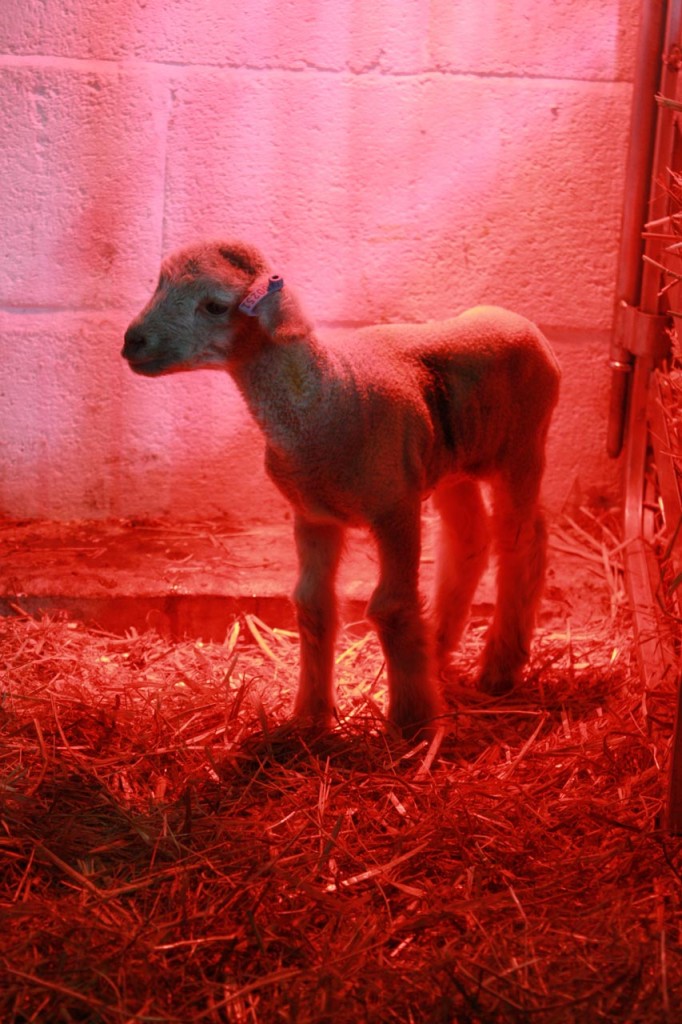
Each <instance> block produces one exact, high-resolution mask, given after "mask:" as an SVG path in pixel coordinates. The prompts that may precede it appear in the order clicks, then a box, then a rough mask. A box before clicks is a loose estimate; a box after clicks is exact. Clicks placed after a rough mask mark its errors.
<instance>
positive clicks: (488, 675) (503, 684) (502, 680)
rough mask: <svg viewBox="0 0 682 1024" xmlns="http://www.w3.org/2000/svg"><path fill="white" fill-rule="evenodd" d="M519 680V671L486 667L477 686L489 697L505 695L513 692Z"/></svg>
mask: <svg viewBox="0 0 682 1024" xmlns="http://www.w3.org/2000/svg"><path fill="white" fill-rule="evenodd" d="M518 681H519V677H518V674H517V673H514V672H501V671H491V670H489V669H485V670H484V671H483V672H481V674H480V676H479V678H478V683H477V688H478V689H479V690H480V691H481V693H487V694H488V696H489V697H504V696H506V695H507V694H508V693H511V692H512V690H513V689H514V688H515V686H516V684H517V683H518Z"/></svg>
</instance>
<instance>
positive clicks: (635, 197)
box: [606, 0, 666, 458]
mask: <svg viewBox="0 0 682 1024" xmlns="http://www.w3.org/2000/svg"><path fill="white" fill-rule="evenodd" d="M665 10H666V4H665V0H642V5H641V16H640V28H639V36H638V42H637V55H636V63H635V78H634V82H633V103H632V117H631V122H630V142H629V147H628V155H627V163H626V171H625V183H626V184H625V199H624V204H623V218H622V224H621V238H620V249H619V256H618V269H617V277H616V307H617V309H618V308H619V307H620V304H621V303H623V302H625V303H626V304H627V305H629V306H636V305H638V304H639V293H640V285H641V276H642V265H641V259H640V257H641V253H642V234H641V233H642V225H643V224H644V222H645V220H647V219H648V217H647V202H648V199H649V190H650V184H651V167H652V161H653V152H654V145H653V144H654V130H655V126H656V116H657V108H656V102H655V99H654V96H655V93H656V90H657V88H658V84H659V76H660V59H661V50H662V47H663V30H664V26H665ZM610 361H611V370H612V373H611V396H610V406H609V418H608V427H607V441H606V447H607V451H608V453H609V455H610V456H611V457H612V458H617V457H618V455H620V453H621V450H622V447H623V434H624V426H625V419H626V406H627V397H628V390H629V379H630V368H631V362H632V356H631V354H630V352H629V351H628V349H627V347H626V345H625V343H624V339H623V337H622V334H621V323H620V318H619V317H618V316H616V317H615V318H614V331H613V336H612V341H611V357H610Z"/></svg>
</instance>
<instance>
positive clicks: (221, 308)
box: [204, 299, 230, 316]
mask: <svg viewBox="0 0 682 1024" xmlns="http://www.w3.org/2000/svg"><path fill="white" fill-rule="evenodd" d="M229 308H230V307H229V306H228V305H226V304H225V303H224V302H212V301H211V300H210V299H209V300H208V301H207V302H205V303H204V310H205V311H206V312H207V313H208V314H209V316H223V314H224V313H227V311H228V309H229Z"/></svg>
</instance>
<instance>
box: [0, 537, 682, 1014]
mask: <svg viewBox="0 0 682 1024" xmlns="http://www.w3.org/2000/svg"><path fill="white" fill-rule="evenodd" d="M588 525H589V524H588ZM581 533H585V536H582V535H581ZM587 535H590V537H591V540H589V541H588V540H586V536H587ZM604 537H605V535H604V534H602V535H601V536H599V537H597V539H596V541H595V539H594V531H593V530H589V529H588V530H585V528H584V527H582V528H581V527H579V526H578V525H577V524H576V527H575V529H572V528H569V527H567V528H566V529H565V530H564V531H563V533H561V534H560V535H559V537H558V540H557V539H556V536H555V557H568V555H567V552H568V551H571V550H572V551H573V556H574V557H576V553H577V557H580V552H581V551H582V552H583V553H584V555H585V557H586V558H587V559H592V561H593V563H594V564H595V566H596V565H597V560H598V559H601V561H602V564H603V566H604V569H603V572H602V582H603V584H604V591H605V594H606V604H607V606H608V607H609V608H610V610H608V611H607V612H606V613H605V614H598V615H595V617H594V621H592V622H590V623H588V624H587V625H584V626H581V627H580V628H577V627H576V628H572V627H571V622H570V619H568V618H567V617H564V619H563V621H561V622H558V621H546V622H545V623H544V625H543V627H542V628H541V630H540V632H539V635H538V638H537V642H536V644H535V651H534V655H533V660H532V665H531V671H530V674H529V677H528V679H527V681H526V682H525V683H524V685H523V686H522V687H521V688H520V689H519V691H518V692H516V693H515V694H514V695H513V696H512V697H511V698H507V699H505V700H504V701H498V702H495V701H490V700H483V699H482V698H481V697H480V696H478V695H477V694H476V692H475V691H474V690H473V689H472V686H471V679H472V677H473V672H474V666H475V662H476V659H477V657H478V655H479V653H480V650H481V646H482V632H483V628H484V627H483V624H482V623H479V622H476V621H474V623H473V624H472V626H471V628H470V629H469V631H468V633H467V636H466V639H465V644H464V649H463V650H462V652H461V653H460V654H459V656H458V658H457V662H456V672H453V678H452V679H451V680H450V685H449V715H448V717H447V719H446V721H445V722H444V726H446V727H447V728H446V729H445V731H444V732H443V733H439V735H438V736H437V737H436V740H435V741H434V742H433V744H431V746H430V747H429V746H427V745H422V746H418V747H416V748H412V747H409V746H405V745H404V744H402V743H401V742H399V741H398V740H397V739H396V738H394V737H391V736H390V735H388V734H387V733H386V729H385V723H384V721H383V717H382V709H383V707H384V699H385V690H384V686H385V683H384V676H383V672H382V661H381V655H380V652H379V649H378V646H377V643H376V640H375V638H374V636H373V634H371V633H365V632H364V631H362V630H352V629H351V630H348V631H347V632H346V633H345V634H344V637H343V640H342V643H341V645H340V646H339V659H338V676H339V683H340V686H339V689H340V703H341V722H340V725H339V728H338V730H337V731H336V732H335V733H334V734H333V735H332V736H330V737H328V738H326V739H324V740H321V739H317V740H315V739H314V738H312V737H308V738H306V737H305V736H300V735H297V734H295V733H293V732H291V731H290V730H288V729H287V727H286V725H285V724H284V723H285V721H286V715H287V712H288V710H289V708H290V705H291V698H292V692H293V688H294V685H295V678H296V666H297V646H296V638H295V637H294V636H293V635H292V634H289V633H286V632H284V631H282V630H276V629H271V628H269V627H268V626H267V625H266V624H265V623H262V622H259V621H258V620H256V619H254V618H253V617H248V616H244V617H242V618H240V619H238V620H236V621H235V624H234V626H233V627H232V628H231V629H230V631H229V632H228V635H227V636H226V638H225V642H224V643H223V644H201V643H200V642H198V641H196V640H187V641H184V642H178V643H170V642H168V641H166V640H161V639H159V638H158V637H157V636H156V635H155V634H153V633H146V634H136V633H134V632H130V633H129V634H128V635H127V636H126V637H115V636H111V635H105V634H103V633H100V632H97V631H96V630H94V629H87V628H85V627H83V626H81V625H78V624H75V623H72V622H68V621H66V620H63V619H59V618H52V619H44V620H41V621H36V620H33V619H30V618H26V617H23V618H17V619H13V620H8V619H5V620H2V621H0V663H1V664H2V665H3V666H4V670H3V682H2V687H1V689H2V704H1V705H0V730H1V731H0V755H1V758H2V761H1V776H0V800H1V802H0V844H1V860H0V864H1V869H0V872H1V873H0V898H1V900H2V910H1V915H2V917H1V919H2V921H3V927H2V929H0V1019H1V1020H2V1021H6V1022H8V1024H9V1022H11V1024H18V1022H22V1024H25V1022H29V1021H32V1022H33V1021H35V1022H44V1021H50V1022H51V1021H60V1022H75V1021H79V1022H106V1024H109V1022H111V1024H124V1022H157V1021H163V1022H182V1024H187V1022H190V1021H192V1022H198V1021H206V1022H229V1024H247V1022H249V1024H250V1022H253V1024H257V1022H262V1024H266V1022H276V1021H277V1022H280V1021H300V1022H330V1024H331V1022H334V1024H337V1022H339V1024H344V1022H351V1021H352V1022H358V1021H367V1022H370V1021H377V1022H384V1021H385V1022H396V1024H398V1022H400V1024H404V1022H420V1021H421V1022H423V1021H429V1022H431V1021H433V1022H444V1024H445V1022H448V1024H449V1022H471V1024H474V1022H476V1024H488V1022H491V1024H492V1022H498V1021H499V1022H502V1021H515V1022H525V1021H541V1022H557V1024H558V1022H569V1021H581V1022H586V1021H641V1022H647V1024H653V1022H658V1021H674V1020H679V1019H681V1015H682V945H681V943H680V939H681V938H682V935H681V929H682V912H681V897H682V888H681V886H680V870H681V869H682V850H681V844H680V840H679V839H676V838H675V837H672V836H670V835H668V834H667V833H666V832H665V831H663V830H662V829H661V828H660V814H661V810H662V807H663V804H664V799H665V785H666V778H665V765H666V762H667V753H668V746H669V742H670V732H671V726H672V723H671V721H670V717H671V714H672V707H673V700H672V694H656V695H646V694H645V695H643V694H642V690H641V684H640V681H639V678H638V675H637V672H636V669H635V664H634V660H633V655H632V650H631V634H630V626H629V622H628V619H627V615H626V612H625V611H624V609H623V607H622V604H623V602H622V590H621V583H620V579H619V576H620V570H619V566H618V561H617V554H614V552H615V551H616V550H617V549H616V548H615V547H614V546H613V545H612V544H611V542H610V541H609V540H608V538H607V539H606V541H605V539H604ZM558 548H563V554H562V553H561V552H559V551H558V550H557V549H558Z"/></svg>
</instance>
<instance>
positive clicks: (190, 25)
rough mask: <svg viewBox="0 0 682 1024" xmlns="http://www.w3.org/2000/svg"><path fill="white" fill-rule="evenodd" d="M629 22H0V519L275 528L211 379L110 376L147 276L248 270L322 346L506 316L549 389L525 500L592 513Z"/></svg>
mask: <svg viewBox="0 0 682 1024" xmlns="http://www.w3.org/2000/svg"><path fill="white" fill-rule="evenodd" d="M637 7H638V2H637V0H600V2H599V3H597V2H595V0H561V2H557V3H552V4H548V3H546V0H506V2H503V0H477V2H476V4H472V3H470V0H372V3H367V2H365V0H289V2H285V0H250V2H249V3H248V4H247V3H244V4H225V3H222V2H218V0H213V2H211V0H3V4H2V6H1V7H0V130H1V133H2V139H3V142H2V147H1V148H0V180H2V182H3V189H2V192H1V194H0V231H1V232H2V235H3V237H2V246H1V249H0V349H1V357H2V377H1V379H0V424H1V427H0V430H1V431H2V438H1V440H2V445H3V449H4V452H3V458H2V465H1V468H0V512H2V513H4V514H10V515H13V516H22V517H23V516H27V517H30V516H49V517H55V518H66V519H68V518H80V517H101V516H110V515H113V516H145V515H166V514H175V515H180V516H197V517H198V516H205V515H214V514H222V513H225V512H227V513H229V514H230V515H233V516H234V517H235V518H237V519H239V518H252V517H254V516H259V517H261V518H265V519H267V518H272V517H273V516H278V515H280V514H281V508H282V506H281V505H280V503H279V502H278V500H277V497H276V496H275V494H274V491H273V489H272V488H271V486H270V485H269V484H268V482H267V481H266V480H265V478H264V476H263V473H262V470H261V469H260V453H261V443H260V440H259V438H258V437H257V435H256V433H255V431H254V429H253V427H252V426H251V424H250V423H249V421H248V418H247V415H246V413H245V410H244V408H243V406H242V404H241V401H240V399H239V397H238V396H237V395H236V392H235V390H234V388H233V386H232V384H231V382H230V381H229V379H228V378H227V377H226V376H225V375H223V374H216V373H208V372H205V373H198V374H193V375H187V376H177V377H172V378H168V379H165V380H162V381H148V380H140V379H137V378H135V377H134V376H133V375H132V374H131V373H130V372H129V371H128V370H127V368H126V367H125V365H124V364H123V362H122V360H121V359H120V357H119V354H118V353H119V350H120V346H121V341H122V334H123V331H124V329H125V326H126V324H127V322H128V321H129V319H130V318H131V317H132V315H133V314H134V313H136V312H137V310H138V309H139V307H140V306H141V304H142V303H143V302H144V301H146V298H147V297H148V295H149V293H150V291H151V290H152V288H153V285H154V282H155V278H156V274H157V270H158V264H159V261H160V258H161V255H162V254H163V253H166V252H168V251H169V250H171V249H173V248H174V247H176V246H177V245H179V244H182V243H185V242H188V241H191V240H193V239H196V238H197V237H202V236H205V235H210V236H223V237H228V238H229V237H242V238H244V239H246V240H249V241H251V242H253V243H256V244H258V245H260V246H261V247H262V248H263V249H264V250H266V251H267V253H268V255H269V256H270V258H271V259H272V260H273V262H274V263H275V265H276V267H277V269H278V271H279V272H280V273H282V274H283V275H284V276H285V279H287V280H288V281H290V282H292V283H293V285H294V286H295V288H296V289H297V291H298V293H299V295H300V296H302V297H303V299H304V305H305V307H306V308H307V310H308V312H309V313H310V314H312V315H313V316H314V318H315V319H316V320H317V322H318V323H319V324H321V325H323V326H324V325H330V326H338V325H340V324H351V325H352V324H354V323H357V322H361V323H365V322H375V321H382V320H396V319H404V320H416V321H419V320H422V319H426V318H432V317H442V316H447V315H452V314H453V313H455V312H457V311H459V310H461V309H462V308H464V307H466V306H468V305H471V304H474V303H477V302H480V301H485V302H495V303H501V304H504V305H508V306H510V307H512V308H514V309H516V310H518V311H519V312H522V313H524V314H526V315H528V316H530V317H532V318H533V319H536V320H537V321H539V322H540V323H541V324H542V325H543V326H545V328H546V329H547V331H548V333H549V334H550V336H551V337H552V338H553V339H554V340H555V342H556V345H557V351H558V355H559V358H560V360H561V362H562V364H563V365H564V371H565V388H564V397H563V399H562V404H561V407H560V411H559V414H558V416H557V421H556V425H555V429H554V431H553V434H552V443H551V458H550V463H551V464H550V469H549V472H548V477H547V488H546V490H547V501H548V504H549V506H550V508H552V509H555V510H556V509H558V508H560V507H561V506H562V505H563V504H564V502H565V501H566V500H567V498H568V496H569V495H570V494H571V493H572V492H575V491H576V489H578V490H579V491H580V492H593V491H597V492H599V491H603V492H606V493H613V492H615V490H616V487H617V475H616V467H615V466H614V465H613V464H612V463H609V462H608V461H607V460H606V459H605V456H604V454H603V449H604V431H605V416H606V395H607V388H608V375H607V369H606V357H607V338H608V329H609V326H610V322H611V315H612V305H613V281H614V270H615V258H616V248H617V241H618V231H619V222H620V209H621V201H622V190H623V164H624V158H625V150H626V144H627V130H628V120H629V108H630V98H631V78H632V64H633V51H634V44H635V38H636V27H637Z"/></svg>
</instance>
